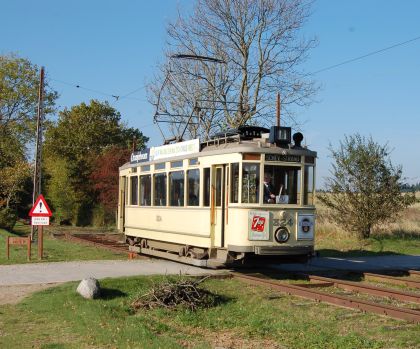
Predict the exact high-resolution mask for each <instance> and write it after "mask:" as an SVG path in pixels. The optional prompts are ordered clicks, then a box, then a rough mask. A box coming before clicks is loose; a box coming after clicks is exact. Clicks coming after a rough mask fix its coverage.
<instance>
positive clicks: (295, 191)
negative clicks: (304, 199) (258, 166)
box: [263, 165, 301, 205]
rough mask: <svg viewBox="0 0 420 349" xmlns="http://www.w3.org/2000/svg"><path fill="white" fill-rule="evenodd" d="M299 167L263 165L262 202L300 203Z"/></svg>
mask: <svg viewBox="0 0 420 349" xmlns="http://www.w3.org/2000/svg"><path fill="white" fill-rule="evenodd" d="M300 180H301V169H300V167H294V166H274V165H270V166H264V183H263V187H264V195H263V203H264V204H276V203H277V204H297V205H299V204H300Z"/></svg>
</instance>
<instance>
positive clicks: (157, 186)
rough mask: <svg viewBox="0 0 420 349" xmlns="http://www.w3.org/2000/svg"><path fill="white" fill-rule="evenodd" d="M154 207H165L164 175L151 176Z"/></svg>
mask: <svg viewBox="0 0 420 349" xmlns="http://www.w3.org/2000/svg"><path fill="white" fill-rule="evenodd" d="M153 182H154V200H153V203H154V205H155V206H166V173H158V174H155V175H153Z"/></svg>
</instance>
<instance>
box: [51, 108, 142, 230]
mask: <svg viewBox="0 0 420 349" xmlns="http://www.w3.org/2000/svg"><path fill="white" fill-rule="evenodd" d="M134 137H135V138H136V140H137V145H138V148H139V149H141V148H142V147H144V144H145V143H146V142H147V140H148V138H147V137H145V136H143V134H142V133H141V132H140V131H139V130H137V129H133V128H127V127H126V126H125V125H124V124H123V123H122V122H121V115H120V114H119V113H118V112H117V111H116V110H115V109H114V108H113V107H111V106H110V105H109V104H108V102H99V101H96V100H92V101H90V103H89V104H86V103H81V104H80V105H76V106H73V107H72V108H70V109H65V110H64V111H62V112H60V114H59V117H58V120H57V122H55V123H53V124H52V125H51V126H50V127H49V128H48V129H47V131H46V135H45V146H44V154H45V158H46V159H47V160H46V162H47V164H48V167H47V173H48V179H47V188H48V193H47V194H48V196H49V197H50V198H51V203H52V205H53V206H54V207H55V208H56V209H58V212H59V213H60V214H62V215H63V216H62V218H63V219H72V220H73V222H74V223H76V224H77V225H87V224H89V223H90V222H91V214H92V210H93V208H94V206H95V205H96V204H97V192H96V190H95V188H94V186H93V183H92V180H91V175H92V173H93V172H95V171H96V170H97V168H96V162H95V160H96V159H97V157H98V156H99V155H100V154H102V152H103V151H104V150H105V149H107V148H108V147H109V146H112V145H116V146H119V147H122V148H128V147H129V146H131V143H132V141H133V138H134ZM63 162H64V163H65V165H64V167H63ZM61 169H63V170H61ZM60 176H61V177H63V178H58V177H60ZM64 189H65V191H64V193H65V196H67V197H68V198H69V201H65V202H64V201H63V197H62V196H61V193H62V192H63V190H64ZM69 202H71V207H72V212H71V214H70V211H69ZM64 215H67V216H66V217H65V216H64Z"/></svg>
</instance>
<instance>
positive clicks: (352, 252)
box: [315, 233, 420, 257]
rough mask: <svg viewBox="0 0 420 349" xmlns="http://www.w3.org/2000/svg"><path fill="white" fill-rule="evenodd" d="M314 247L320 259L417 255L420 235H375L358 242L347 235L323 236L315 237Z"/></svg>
mask: <svg viewBox="0 0 420 349" xmlns="http://www.w3.org/2000/svg"><path fill="white" fill-rule="evenodd" d="M315 247H316V250H317V251H318V252H319V255H320V256H322V257H346V256H347V257H364V256H380V255H392V254H399V255H419V254H420V235H404V234H402V235H400V234H392V235H391V234H389V235H385V234H376V235H373V236H372V237H370V238H369V239H366V240H359V239H357V238H355V237H352V236H350V235H348V234H342V235H340V234H339V233H338V234H334V235H333V234H323V235H321V236H317V238H316V242H315Z"/></svg>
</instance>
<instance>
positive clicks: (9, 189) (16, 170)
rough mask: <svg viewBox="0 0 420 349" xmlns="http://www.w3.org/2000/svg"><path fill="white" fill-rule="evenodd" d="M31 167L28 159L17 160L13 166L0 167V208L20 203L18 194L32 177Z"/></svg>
mask: <svg viewBox="0 0 420 349" xmlns="http://www.w3.org/2000/svg"><path fill="white" fill-rule="evenodd" d="M30 175H31V167H30V166H29V164H28V163H27V162H26V161H17V162H16V163H15V164H13V166H8V167H3V168H0V178H1V180H0V208H1V207H2V206H5V207H6V208H9V207H10V204H11V203H12V202H13V203H14V204H17V203H18V201H19V200H18V195H19V194H20V193H21V192H22V191H23V189H24V186H25V182H26V181H27V180H28V178H30Z"/></svg>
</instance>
